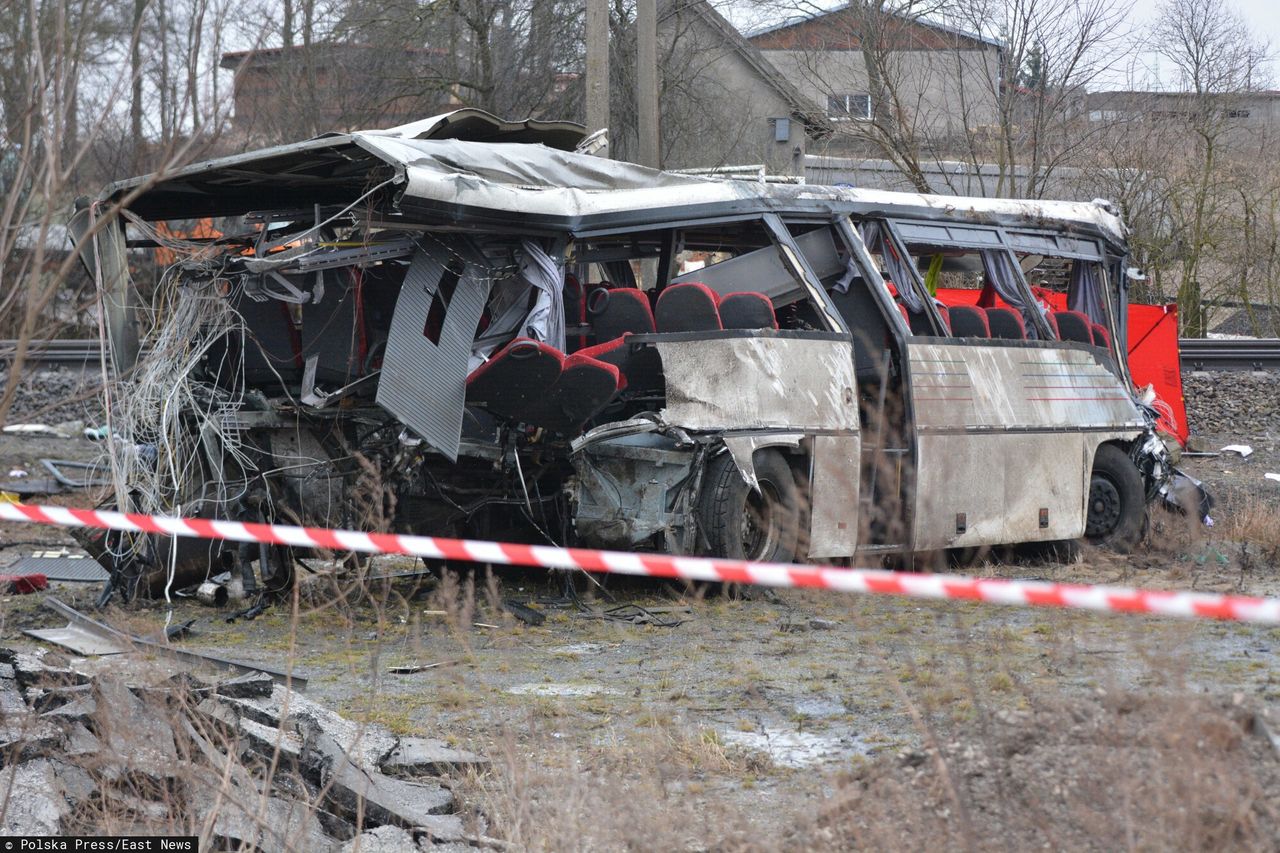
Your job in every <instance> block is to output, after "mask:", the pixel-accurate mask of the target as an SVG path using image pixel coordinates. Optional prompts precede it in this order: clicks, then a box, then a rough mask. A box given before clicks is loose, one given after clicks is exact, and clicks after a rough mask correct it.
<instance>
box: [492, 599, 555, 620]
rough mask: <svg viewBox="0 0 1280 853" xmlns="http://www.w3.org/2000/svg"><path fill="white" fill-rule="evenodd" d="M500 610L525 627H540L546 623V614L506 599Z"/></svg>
mask: <svg viewBox="0 0 1280 853" xmlns="http://www.w3.org/2000/svg"><path fill="white" fill-rule="evenodd" d="M502 609H503V610H505V611H507V612H508V613H510V614H511V615H512V616H514V617H516V618H517V619H519V620H520V621H521V622H523V623H525V624H526V625H541V624H542V623H543V622H546V621H547V614H545V613H540V612H539V611H537V610H534V609H533V608H532V607H530V606H528V605H527V604H521V603H520V602H518V601H511V600H510V599H507V600H505V601H503V602H502Z"/></svg>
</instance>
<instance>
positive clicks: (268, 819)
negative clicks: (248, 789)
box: [196, 792, 335, 853]
mask: <svg viewBox="0 0 1280 853" xmlns="http://www.w3.org/2000/svg"><path fill="white" fill-rule="evenodd" d="M235 793H238V792H232V796H227V797H225V798H223V799H221V801H218V800H209V801H203V800H197V801H196V802H197V815H198V817H199V819H200V821H201V822H202V823H206V824H207V823H208V822H209V820H210V819H211V818H212V823H213V825H212V830H211V833H210V834H211V835H212V836H213V838H214V840H215V843H221V844H222V845H223V846H227V847H231V848H234V849H260V850H296V851H298V853H304V851H306V853H310V851H316V853H324V852H325V851H330V850H333V848H334V846H335V842H334V840H333V839H332V838H330V837H329V836H328V835H326V834H325V833H324V830H323V829H322V828H321V826H320V821H319V819H318V818H317V817H316V815H315V812H314V811H313V810H312V809H310V808H308V807H307V806H306V805H305V804H303V803H299V802H297V801H293V800H283V799H280V798H278V797H269V798H266V799H265V800H264V799H262V798H260V797H256V796H254V797H248V798H245V799H240V798H239V797H236V796H234V794H235ZM215 807H216V811H215Z"/></svg>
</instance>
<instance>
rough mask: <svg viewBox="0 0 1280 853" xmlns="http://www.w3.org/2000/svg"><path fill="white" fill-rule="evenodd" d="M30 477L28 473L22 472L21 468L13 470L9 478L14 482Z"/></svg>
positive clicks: (10, 471)
mask: <svg viewBox="0 0 1280 853" xmlns="http://www.w3.org/2000/svg"><path fill="white" fill-rule="evenodd" d="M28 476H30V475H29V474H28V473H27V472H26V471H24V470H22V469H21V468H11V469H10V470H9V478H10V479H13V480H18V479H21V478H23V477H28Z"/></svg>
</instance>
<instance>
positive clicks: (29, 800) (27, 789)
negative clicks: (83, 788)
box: [0, 759, 71, 836]
mask: <svg viewBox="0 0 1280 853" xmlns="http://www.w3.org/2000/svg"><path fill="white" fill-rule="evenodd" d="M8 787H9V796H8V808H7V809H5V813H4V817H3V820H0V835H36V836H50V835H58V834H59V833H60V832H61V821H62V819H63V818H64V817H66V816H67V815H68V814H70V812H71V806H70V805H69V804H68V803H67V798H66V796H65V795H64V794H63V788H62V783H61V782H59V781H58V774H57V773H56V772H54V765H53V762H51V761H49V760H47V759H40V760H38V761H29V762H27V763H26V764H20V765H19V766H18V767H17V768H16V769H14V771H13V781H12V783H11V784H10V785H9V786H8Z"/></svg>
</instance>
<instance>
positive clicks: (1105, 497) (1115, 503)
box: [1084, 444, 1147, 554]
mask: <svg viewBox="0 0 1280 853" xmlns="http://www.w3.org/2000/svg"><path fill="white" fill-rule="evenodd" d="M1146 518H1147V492H1146V489H1145V488H1144V487H1143V485H1142V475H1141V474H1139V473H1138V468H1137V466H1135V465H1134V464H1133V460H1132V459H1130V458H1129V454H1127V453H1125V452H1124V451H1123V450H1121V449H1120V448H1119V447H1116V446H1115V445H1114V444H1104V445H1102V446H1101V447H1099V448H1098V453H1097V455H1096V456H1094V457H1093V474H1092V475H1091V476H1090V477H1089V503H1088V506H1087V508H1086V515H1085V529H1084V537H1085V539H1086V540H1087V541H1088V542H1089V544H1091V545H1097V546H1101V547H1103V548H1109V549H1111V550H1112V551H1117V552H1119V553H1121V554H1126V553H1128V552H1129V551H1132V550H1133V548H1134V546H1136V545H1137V544H1138V542H1139V541H1141V539H1142V532H1143V529H1144V526H1145V523H1146Z"/></svg>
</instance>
